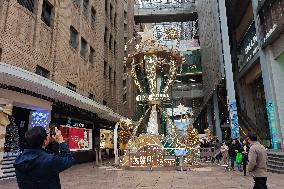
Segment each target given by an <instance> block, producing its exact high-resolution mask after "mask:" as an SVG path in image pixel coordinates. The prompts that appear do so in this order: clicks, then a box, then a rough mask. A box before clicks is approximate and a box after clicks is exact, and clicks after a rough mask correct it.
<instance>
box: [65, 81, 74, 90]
mask: <svg viewBox="0 0 284 189" xmlns="http://www.w3.org/2000/svg"><path fill="white" fill-rule="evenodd" d="M66 88H67V89H70V90H71V91H74V92H76V89H77V86H76V85H74V84H73V83H71V82H69V81H67V86H66Z"/></svg>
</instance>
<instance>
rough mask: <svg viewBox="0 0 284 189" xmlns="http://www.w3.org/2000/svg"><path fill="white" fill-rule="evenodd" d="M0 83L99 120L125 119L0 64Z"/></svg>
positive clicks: (39, 79)
mask: <svg viewBox="0 0 284 189" xmlns="http://www.w3.org/2000/svg"><path fill="white" fill-rule="evenodd" d="M0 83H3V84H6V85H8V86H14V87H18V88H21V89H25V90H28V91H32V92H35V93H37V94H41V95H44V96H46V97H49V98H52V99H55V100H58V101H61V102H65V103H67V104H70V105H73V106H76V107H79V108H81V109H84V110H88V111H90V112H93V113H97V114H98V116H99V117H100V118H103V119H106V120H109V121H113V122H117V121H119V119H121V118H125V117H123V116H121V115H119V114H118V113H116V112H114V111H113V110H112V109H110V108H108V107H106V106H103V105H102V104H100V103H98V102H95V101H93V100H91V99H89V98H87V97H85V96H82V95H80V94H78V93H76V92H73V91H71V90H69V89H67V88H66V87H63V86H61V85H59V84H57V83H55V82H53V81H51V80H49V79H47V78H44V77H41V76H39V75H37V74H35V73H32V72H29V71H27V70H24V69H21V68H19V67H15V66H12V65H10V64H5V63H2V62H0Z"/></svg>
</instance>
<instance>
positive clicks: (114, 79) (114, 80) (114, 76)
mask: <svg viewBox="0 0 284 189" xmlns="http://www.w3.org/2000/svg"><path fill="white" fill-rule="evenodd" d="M113 82H114V83H115V82H116V72H113Z"/></svg>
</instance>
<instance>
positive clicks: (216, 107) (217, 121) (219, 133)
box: [213, 90, 223, 142]
mask: <svg viewBox="0 0 284 189" xmlns="http://www.w3.org/2000/svg"><path fill="white" fill-rule="evenodd" d="M213 105H214V113H215V128H216V134H217V136H218V140H219V141H220V142H222V140H223V138H222V130H221V125H220V117H219V105H218V96H217V91H216V90H215V91H214V94H213Z"/></svg>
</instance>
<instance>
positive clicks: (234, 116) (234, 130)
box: [229, 101, 240, 139]
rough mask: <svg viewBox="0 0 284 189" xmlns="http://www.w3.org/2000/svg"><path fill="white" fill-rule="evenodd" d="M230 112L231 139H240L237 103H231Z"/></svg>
mask: <svg viewBox="0 0 284 189" xmlns="http://www.w3.org/2000/svg"><path fill="white" fill-rule="evenodd" d="M229 112H230V119H231V138H232V139H236V138H240V133H239V124H238V111H237V104H236V101H233V102H230V103H229Z"/></svg>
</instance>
